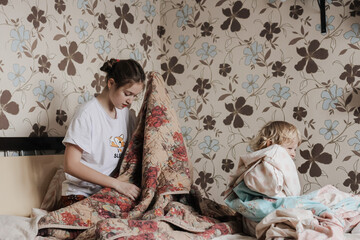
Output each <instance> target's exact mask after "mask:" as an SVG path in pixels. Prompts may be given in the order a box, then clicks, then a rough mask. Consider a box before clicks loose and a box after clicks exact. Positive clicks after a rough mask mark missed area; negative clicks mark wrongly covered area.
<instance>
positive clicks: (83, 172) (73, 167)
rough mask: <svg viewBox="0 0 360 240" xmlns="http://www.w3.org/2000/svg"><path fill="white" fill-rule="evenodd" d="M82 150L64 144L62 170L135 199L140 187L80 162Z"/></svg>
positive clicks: (75, 146)
mask: <svg viewBox="0 0 360 240" xmlns="http://www.w3.org/2000/svg"><path fill="white" fill-rule="evenodd" d="M82 151H83V150H82V149H81V148H80V147H79V146H77V145H73V144H69V143H68V144H66V148H65V161H64V170H65V172H66V173H68V174H70V175H72V176H74V177H77V178H80V179H82V180H84V181H87V182H91V183H94V184H98V185H100V186H103V187H110V188H113V189H115V190H116V191H118V192H119V193H122V194H124V195H125V196H128V197H129V198H131V199H132V200H135V199H136V198H137V197H138V196H139V194H140V189H139V188H138V187H137V186H136V185H134V184H131V183H127V182H122V181H119V180H118V179H116V178H113V177H110V176H107V175H105V174H102V173H100V172H98V171H96V170H94V169H92V168H90V167H88V166H86V165H84V164H82V163H81V162H80V160H81V154H82Z"/></svg>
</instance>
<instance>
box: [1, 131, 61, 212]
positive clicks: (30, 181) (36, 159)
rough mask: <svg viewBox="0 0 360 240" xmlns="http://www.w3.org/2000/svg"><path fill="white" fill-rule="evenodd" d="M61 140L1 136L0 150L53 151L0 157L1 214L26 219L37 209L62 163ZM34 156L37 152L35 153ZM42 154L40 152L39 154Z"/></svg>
mask: <svg viewBox="0 0 360 240" xmlns="http://www.w3.org/2000/svg"><path fill="white" fill-rule="evenodd" d="M62 139H63V138H62V137H40V138H37V137H34V138H31V137H10V138H8V137H1V138H0V151H5V152H6V151H32V150H34V151H37V150H40V151H43V150H52V152H55V154H51V155H32V156H8V157H0V192H1V196H2V197H1V198H0V215H16V216H24V217H28V216H30V214H31V209H32V208H39V207H40V205H41V203H42V201H43V198H44V196H45V194H46V191H47V189H48V186H49V183H50V182H51V179H52V178H53V176H54V174H55V172H56V171H57V169H59V168H60V167H61V165H62V164H63V159H64V155H63V154H62V153H63V150H64V149H65V147H64V145H63V144H62V143H61V141H62ZM36 153H37V152H36ZM41 153H43V152H41Z"/></svg>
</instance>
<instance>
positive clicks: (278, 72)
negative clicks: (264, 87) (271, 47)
mask: <svg viewBox="0 0 360 240" xmlns="http://www.w3.org/2000/svg"><path fill="white" fill-rule="evenodd" d="M271 69H272V70H273V72H272V75H273V76H274V77H282V76H284V74H285V70H286V66H285V65H283V64H282V62H280V61H276V62H275V63H274V64H273V65H272V67H271Z"/></svg>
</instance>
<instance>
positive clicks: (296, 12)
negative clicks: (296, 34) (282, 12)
mask: <svg viewBox="0 0 360 240" xmlns="http://www.w3.org/2000/svg"><path fill="white" fill-rule="evenodd" d="M303 13H304V9H303V8H302V6H299V5H292V6H291V7H290V14H289V15H290V17H292V18H293V19H298V18H299V16H301V15H302V14H303Z"/></svg>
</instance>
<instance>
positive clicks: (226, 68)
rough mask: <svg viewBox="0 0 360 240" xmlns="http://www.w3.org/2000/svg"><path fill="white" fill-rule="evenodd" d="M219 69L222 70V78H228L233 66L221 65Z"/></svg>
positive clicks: (220, 71) (220, 72)
mask: <svg viewBox="0 0 360 240" xmlns="http://www.w3.org/2000/svg"><path fill="white" fill-rule="evenodd" d="M219 68H220V70H219V74H220V75H221V76H224V77H226V76H227V75H228V74H229V73H230V72H231V66H230V65H229V64H227V63H221V64H220V65H219Z"/></svg>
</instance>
